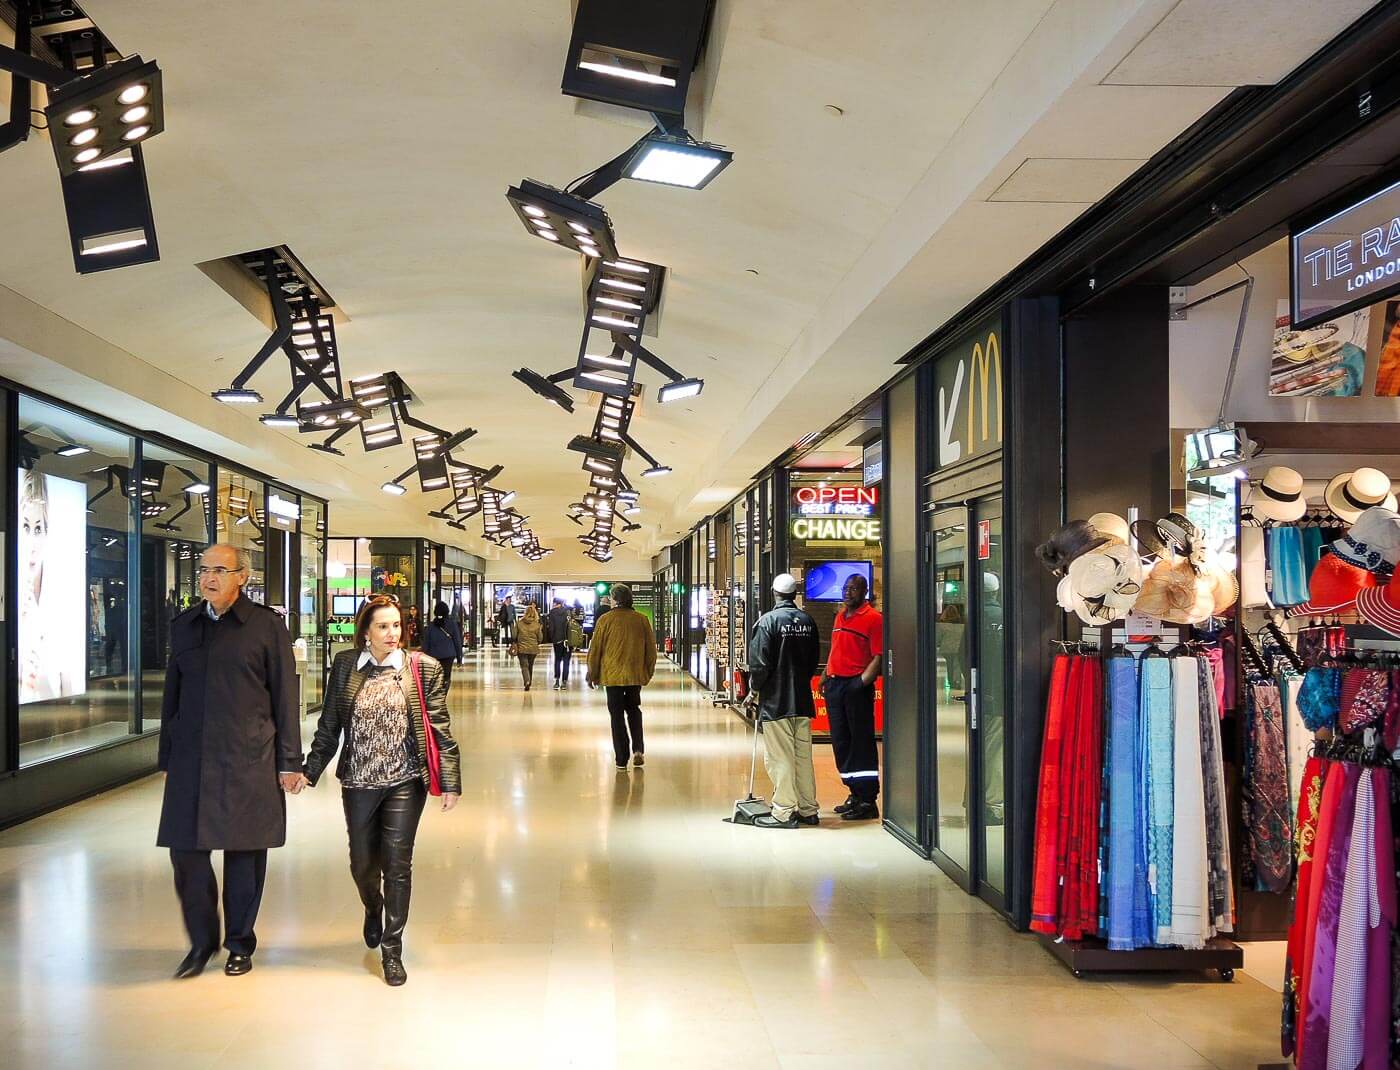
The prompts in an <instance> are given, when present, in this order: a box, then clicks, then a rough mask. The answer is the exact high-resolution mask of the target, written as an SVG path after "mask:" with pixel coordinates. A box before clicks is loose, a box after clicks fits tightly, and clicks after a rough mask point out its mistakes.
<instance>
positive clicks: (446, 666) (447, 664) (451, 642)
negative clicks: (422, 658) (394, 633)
mask: <svg viewBox="0 0 1400 1070" xmlns="http://www.w3.org/2000/svg"><path fill="white" fill-rule="evenodd" d="M423 653H425V654H427V655H428V657H430V658H432V659H433V660H434V661H436V662H437V663H438V664H439V665H441V666H442V690H443V694H446V693H447V692H448V691H450V690H451V689H452V666H453V665H455V664H456V663H457V659H458V658H460V657H461V656H462V632H461V630H460V629H458V628H456V626H455V623H454V621H453V620H452V617H451V614H449V613H448V611H447V603H446V602H439V603H438V604H437V605H436V606H434V607H433V621H432V623H431V624H429V625H428V626H427V627H426V628H424V629H423Z"/></svg>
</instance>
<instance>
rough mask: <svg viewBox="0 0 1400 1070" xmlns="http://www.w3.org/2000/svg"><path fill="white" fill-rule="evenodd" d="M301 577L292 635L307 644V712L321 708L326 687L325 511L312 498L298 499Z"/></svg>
mask: <svg viewBox="0 0 1400 1070" xmlns="http://www.w3.org/2000/svg"><path fill="white" fill-rule="evenodd" d="M298 537H299V538H300V540H301V575H300V577H299V578H298V581H297V583H298V589H297V598H296V602H295V610H296V629H295V631H294V633H293V635H294V637H295V638H299V639H301V640H302V642H304V643H305V644H306V675H305V678H304V680H303V683H302V698H303V700H304V701H305V703H306V709H307V710H314V709H317V708H319V707H320V705H321V696H322V692H323V689H324V686H325V673H326V669H327V667H328V664H329V663H328V662H327V660H326V634H325V629H324V628H322V627H321V606H323V605H324V604H325V601H326V574H325V570H324V569H325V566H324V565H323V564H322V562H323V561H324V559H325V553H326V508H325V506H324V505H322V504H321V503H320V502H318V501H316V500H315V499H312V498H302V499H301V531H300V534H299V536H298Z"/></svg>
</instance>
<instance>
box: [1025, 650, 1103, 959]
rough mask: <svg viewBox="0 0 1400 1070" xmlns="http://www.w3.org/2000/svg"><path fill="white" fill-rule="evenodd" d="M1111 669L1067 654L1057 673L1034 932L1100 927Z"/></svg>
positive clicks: (1075, 932) (1040, 815) (1079, 933)
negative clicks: (1107, 675)
mask: <svg viewBox="0 0 1400 1070" xmlns="http://www.w3.org/2000/svg"><path fill="white" fill-rule="evenodd" d="M1102 724H1103V670H1102V663H1101V662H1100V661H1099V659H1098V658H1097V657H1095V656H1084V655H1072V656H1071V655H1062V656H1060V657H1058V658H1057V659H1056V660H1055V665H1054V669H1053V671H1052V674H1051V686H1050V697H1049V700H1048V702H1047V705H1046V727H1045V741H1044V744H1043V746H1042V755H1043V756H1042V761H1041V771H1040V772H1041V775H1040V787H1039V792H1038V797H1037V811H1036V844H1035V868H1034V871H1033V872H1034V878H1033V884H1032V893H1031V929H1032V930H1033V931H1035V932H1041V933H1049V934H1052V935H1058V936H1064V937H1066V938H1067V939H1071V940H1077V939H1081V938H1082V937H1084V936H1086V935H1088V934H1091V933H1093V932H1094V931H1095V930H1096V929H1097V927H1098V913H1099V878H1098V874H1099V865H1100V863H1099V842H1098V840H1099V836H1098V832H1099V809H1100V806H1099V803H1100V798H1099V796H1100V784H1101V780H1100V777H1101V770H1102V766H1103V760H1102V731H1103V728H1102Z"/></svg>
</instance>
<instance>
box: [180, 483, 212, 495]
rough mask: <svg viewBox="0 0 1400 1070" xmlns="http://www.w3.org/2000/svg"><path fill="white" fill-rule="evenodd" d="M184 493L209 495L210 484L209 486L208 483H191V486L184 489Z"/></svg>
mask: <svg viewBox="0 0 1400 1070" xmlns="http://www.w3.org/2000/svg"><path fill="white" fill-rule="evenodd" d="M184 493H185V494H208V493H209V484H208V483H202V482H195V483H191V484H190V485H189V486H187V487H185V488H184Z"/></svg>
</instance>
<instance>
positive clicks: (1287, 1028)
mask: <svg viewBox="0 0 1400 1070" xmlns="http://www.w3.org/2000/svg"><path fill="white" fill-rule="evenodd" d="M1327 764H1328V763H1327V760H1326V759H1325V758H1320V757H1316V756H1314V757H1311V758H1309V759H1308V762H1307V765H1306V766H1305V767H1304V769H1303V783H1302V788H1301V790H1300V792H1299V798H1298V823H1297V826H1296V827H1297V830H1298V832H1297V837H1296V841H1295V842H1296V843H1297V845H1298V885H1297V892H1296V899H1295V900H1294V904H1293V923H1292V924H1291V925H1290V926H1289V927H1288V955H1287V958H1286V960H1285V964H1284V970H1283V1054H1284V1055H1292V1054H1293V1052H1294V1049H1295V1047H1296V1043H1297V1030H1298V1011H1299V1000H1300V990H1301V987H1302V978H1301V974H1302V971H1303V962H1304V957H1305V956H1304V953H1303V948H1304V928H1305V920H1306V918H1307V914H1308V902H1309V898H1310V896H1311V893H1312V871H1313V859H1314V854H1313V851H1314V848H1315V846H1316V841H1317V823H1318V817H1319V813H1320V811H1321V808H1322V783H1323V779H1324V777H1325V776H1326V773H1327Z"/></svg>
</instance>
